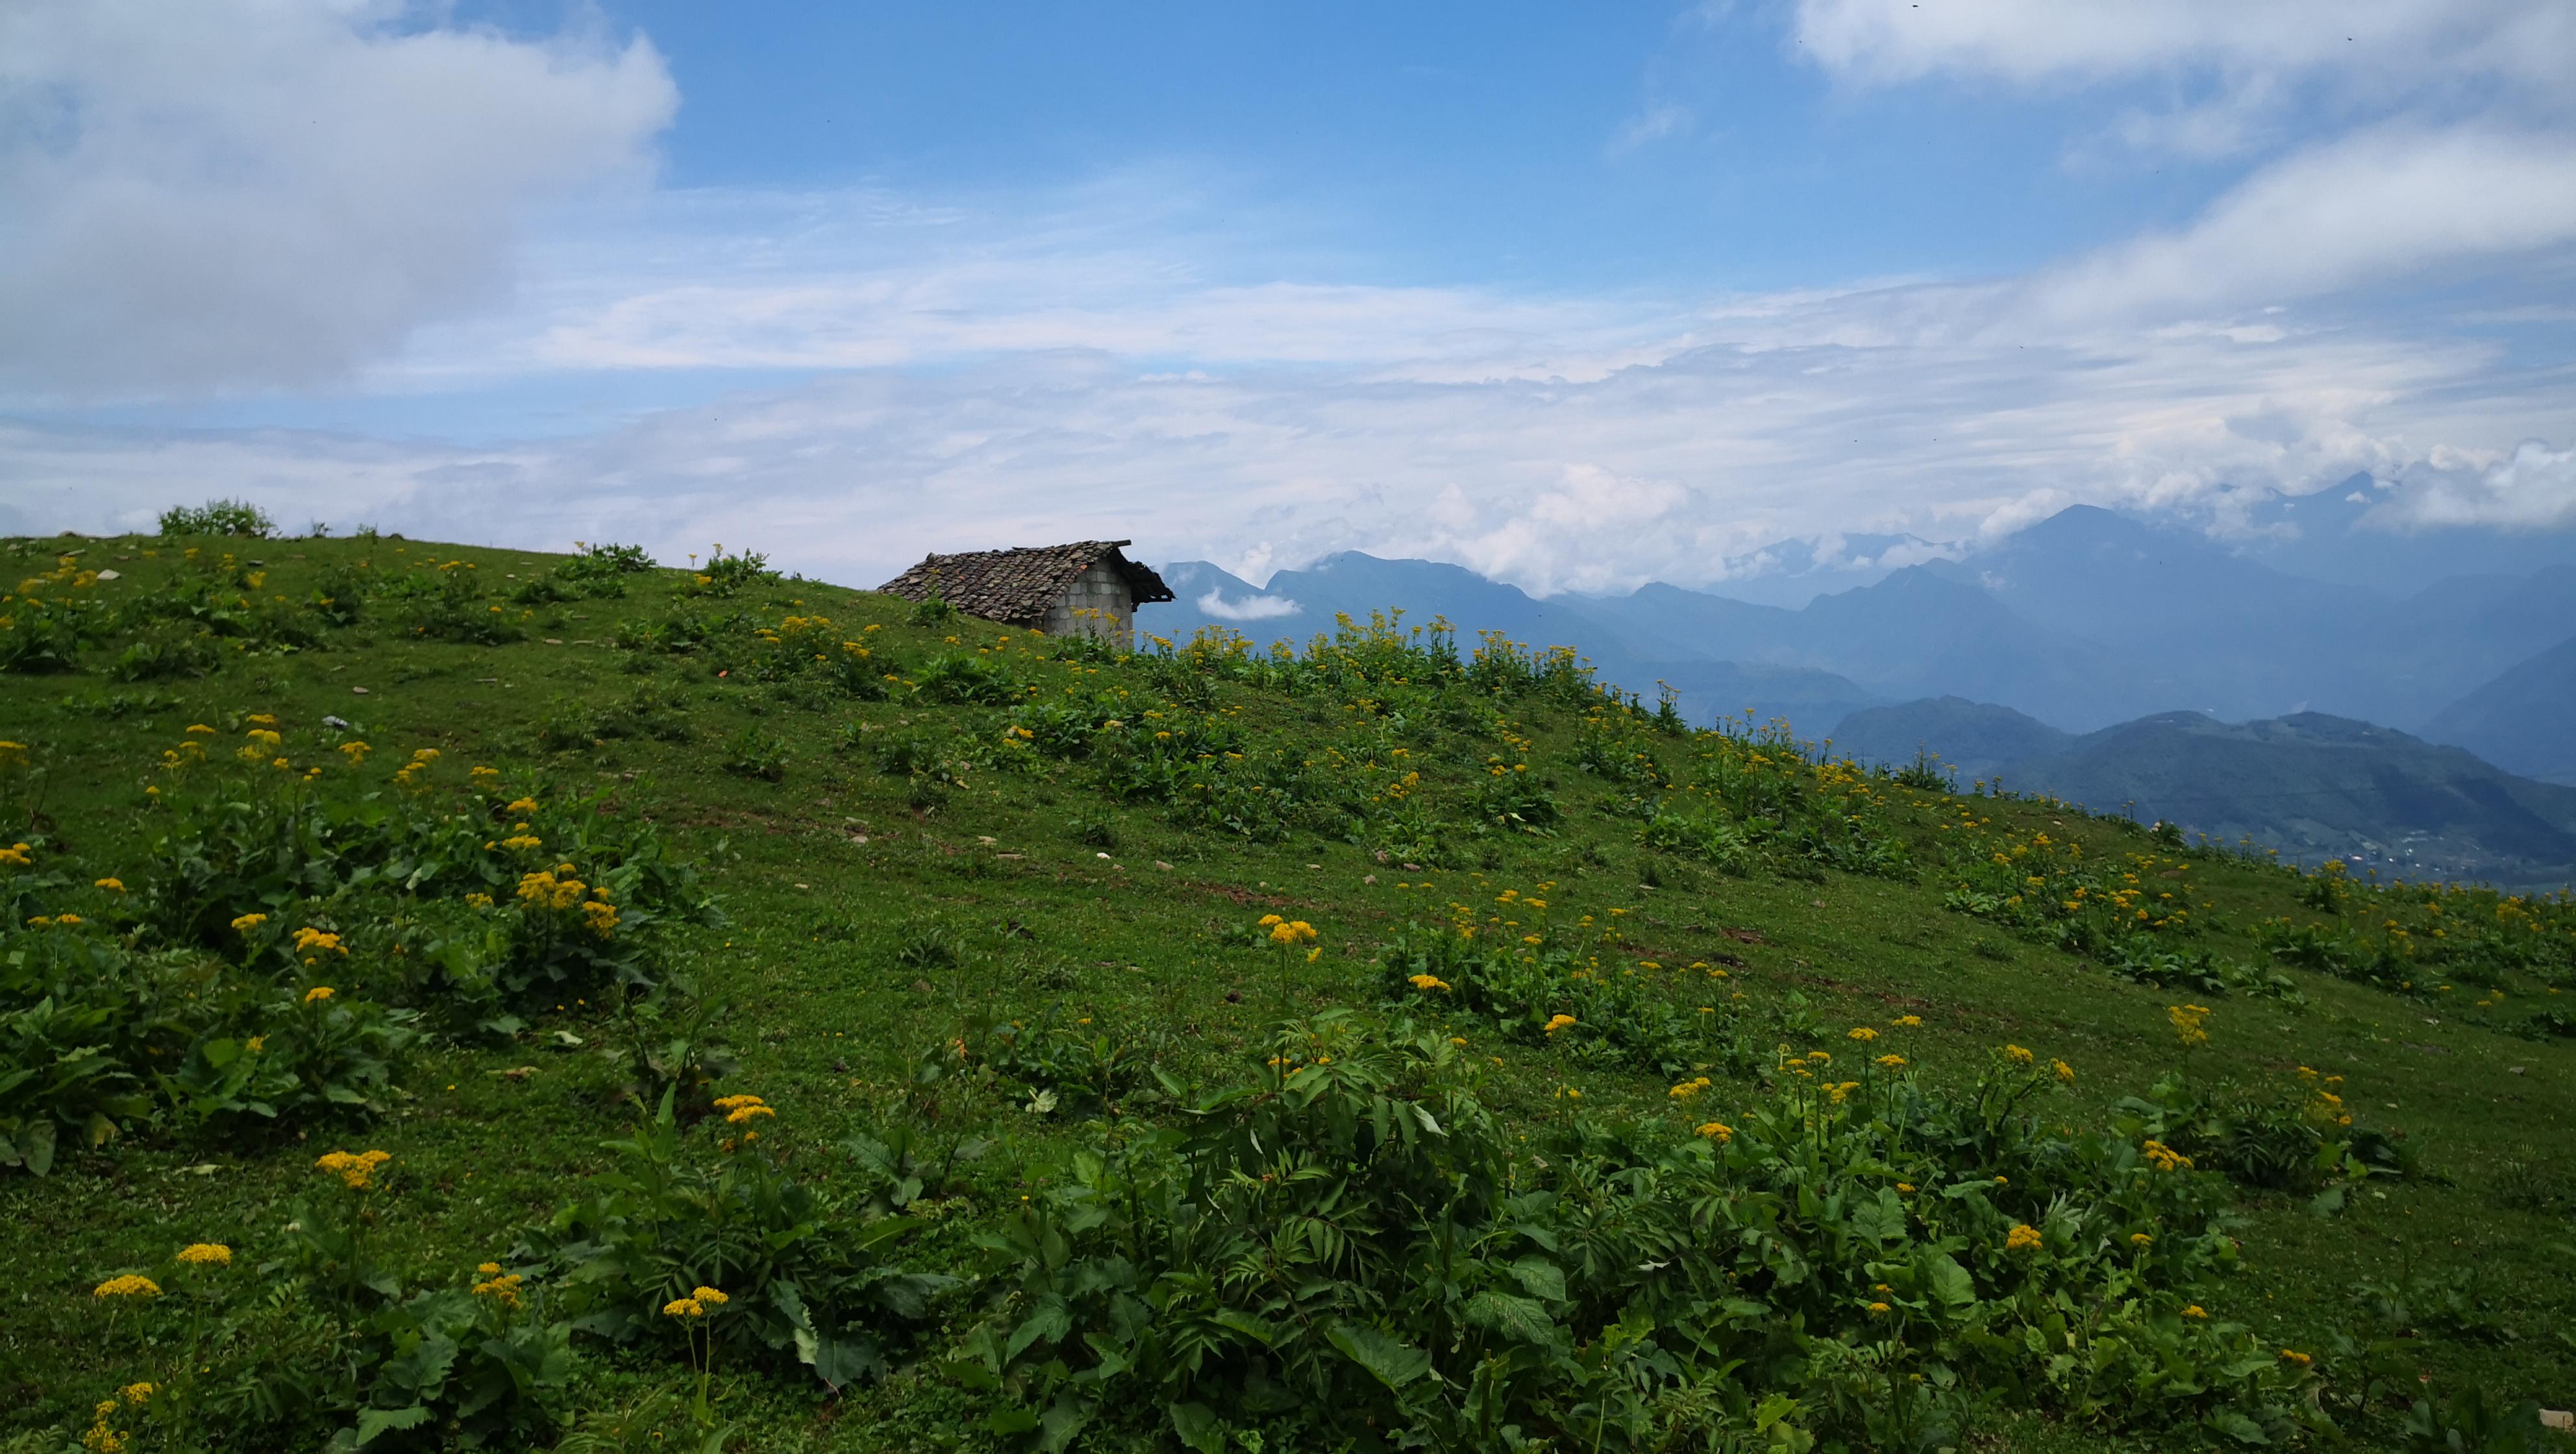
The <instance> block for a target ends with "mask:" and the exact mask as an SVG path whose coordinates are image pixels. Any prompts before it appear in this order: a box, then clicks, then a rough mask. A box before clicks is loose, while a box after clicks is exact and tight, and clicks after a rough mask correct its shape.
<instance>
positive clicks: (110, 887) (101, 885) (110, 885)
mask: <svg viewBox="0 0 2576 1454" xmlns="http://www.w3.org/2000/svg"><path fill="white" fill-rule="evenodd" d="M90 887H91V888H94V889H105V890H107V891H108V892H109V893H111V894H121V893H123V892H125V880H123V879H121V878H103V879H100V880H99V881H98V882H96V883H93V884H91V885H90Z"/></svg>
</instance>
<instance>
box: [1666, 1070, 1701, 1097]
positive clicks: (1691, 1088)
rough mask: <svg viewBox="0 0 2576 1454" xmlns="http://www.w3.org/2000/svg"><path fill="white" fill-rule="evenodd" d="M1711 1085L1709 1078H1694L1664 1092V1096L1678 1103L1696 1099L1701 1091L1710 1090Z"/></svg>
mask: <svg viewBox="0 0 2576 1454" xmlns="http://www.w3.org/2000/svg"><path fill="white" fill-rule="evenodd" d="M1709 1084H1710V1082H1709V1078H1708V1077H1707V1076H1704V1075H1701V1076H1693V1077H1692V1078H1691V1079H1689V1080H1686V1081H1683V1082H1682V1083H1681V1084H1679V1085H1677V1086H1674V1087H1673V1088H1672V1089H1671V1090H1668V1091H1666V1092H1664V1094H1665V1095H1668V1096H1670V1097H1672V1098H1673V1099H1674V1100H1677V1101H1687V1100H1691V1099H1694V1098H1695V1097H1697V1096H1698V1095H1699V1093H1700V1092H1701V1091H1704V1090H1706V1089H1708V1088H1709Z"/></svg>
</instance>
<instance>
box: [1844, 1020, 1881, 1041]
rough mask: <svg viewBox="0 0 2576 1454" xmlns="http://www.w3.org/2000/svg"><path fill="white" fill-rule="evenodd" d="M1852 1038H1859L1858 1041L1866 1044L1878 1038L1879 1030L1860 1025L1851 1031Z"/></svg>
mask: <svg viewBox="0 0 2576 1454" xmlns="http://www.w3.org/2000/svg"><path fill="white" fill-rule="evenodd" d="M1850 1038H1852V1039H1854V1040H1857V1041H1859V1042H1861V1043H1862V1044H1864V1045H1866V1044H1868V1043H1869V1042H1870V1041H1872V1040H1875V1039H1877V1038H1878V1032H1877V1031H1876V1030H1873V1029H1871V1028H1870V1027H1868V1026H1867V1025H1862V1026H1860V1027H1858V1028H1856V1029H1854V1030H1853V1031H1852V1032H1851V1037H1850Z"/></svg>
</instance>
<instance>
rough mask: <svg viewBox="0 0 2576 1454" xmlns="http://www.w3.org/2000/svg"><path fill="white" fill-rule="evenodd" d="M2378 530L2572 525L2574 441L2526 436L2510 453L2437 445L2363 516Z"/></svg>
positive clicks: (2575, 518) (2575, 522)
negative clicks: (2561, 445) (2557, 441)
mask: <svg viewBox="0 0 2576 1454" xmlns="http://www.w3.org/2000/svg"><path fill="white" fill-rule="evenodd" d="M2364 518H2365V519H2366V520H2368V521H2369V522H2370V523H2371V524H2374V525H2377V526H2381V527H2383V528H2394V529H2400V530H2404V529H2421V528H2424V527H2427V526H2441V525H2485V526H2501V527H2503V528H2505V529H2508V530H2564V529H2568V528H2569V527H2571V526H2576V444H2571V445H2569V446H2567V447H2565V448H2558V447H2555V446H2552V445H2551V444H2550V443H2549V442H2548V441H2546V440H2540V439H2526V440H2524V441H2523V442H2522V443H2521V444H2518V445H2516V446H2515V447H2514V449H2513V451H2512V452H2511V453H2510V454H2505V455H2501V456H2495V455H2479V454H2475V453H2471V452H2465V451H2460V450H2451V449H2443V450H2437V451H2435V452H2434V453H2433V455H2432V456H2431V457H2430V458H2427V459H2424V460H2421V461H2417V462H2415V463H2414V464H2412V465H2410V466H2408V467H2407V468H2406V469H2405V470H2404V471H2402V472H2401V473H2400V475H2399V487H2398V488H2397V489H2396V490H2394V491H2391V492H2390V493H2388V494H2387V495H2385V496H2383V497H2382V498H2381V500H2380V502H2379V503H2378V504H2376V505H2374V506H2373V507H2372V508H2371V510H2370V513H2369V514H2368V515H2367V516H2365V517H2364Z"/></svg>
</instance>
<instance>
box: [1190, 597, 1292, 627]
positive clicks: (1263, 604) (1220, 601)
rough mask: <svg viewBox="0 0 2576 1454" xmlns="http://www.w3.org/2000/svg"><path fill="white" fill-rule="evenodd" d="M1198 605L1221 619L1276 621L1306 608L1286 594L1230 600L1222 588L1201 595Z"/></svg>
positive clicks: (1207, 612) (1200, 608)
mask: <svg viewBox="0 0 2576 1454" xmlns="http://www.w3.org/2000/svg"><path fill="white" fill-rule="evenodd" d="M1197 605H1198V608H1199V610H1201V611H1203V612H1205V613H1206V614H1208V615H1210V616H1214V617H1215V618H1216V619H1218V620H1219V621H1276V620H1278V619H1279V618H1280V617H1282V616H1294V615H1296V614H1297V613H1298V612H1300V611H1302V610H1304V609H1306V608H1305V607H1303V606H1300V605H1298V604H1297V603H1296V602H1295V601H1292V600H1290V599H1288V598H1287V597H1286V596H1246V597H1244V598H1243V599H1242V600H1239V601H1229V600H1227V599H1226V598H1225V592H1223V591H1221V590H1217V591H1210V592H1208V593H1207V594H1206V595H1204V596H1201V597H1199V598H1198V602H1197Z"/></svg>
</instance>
